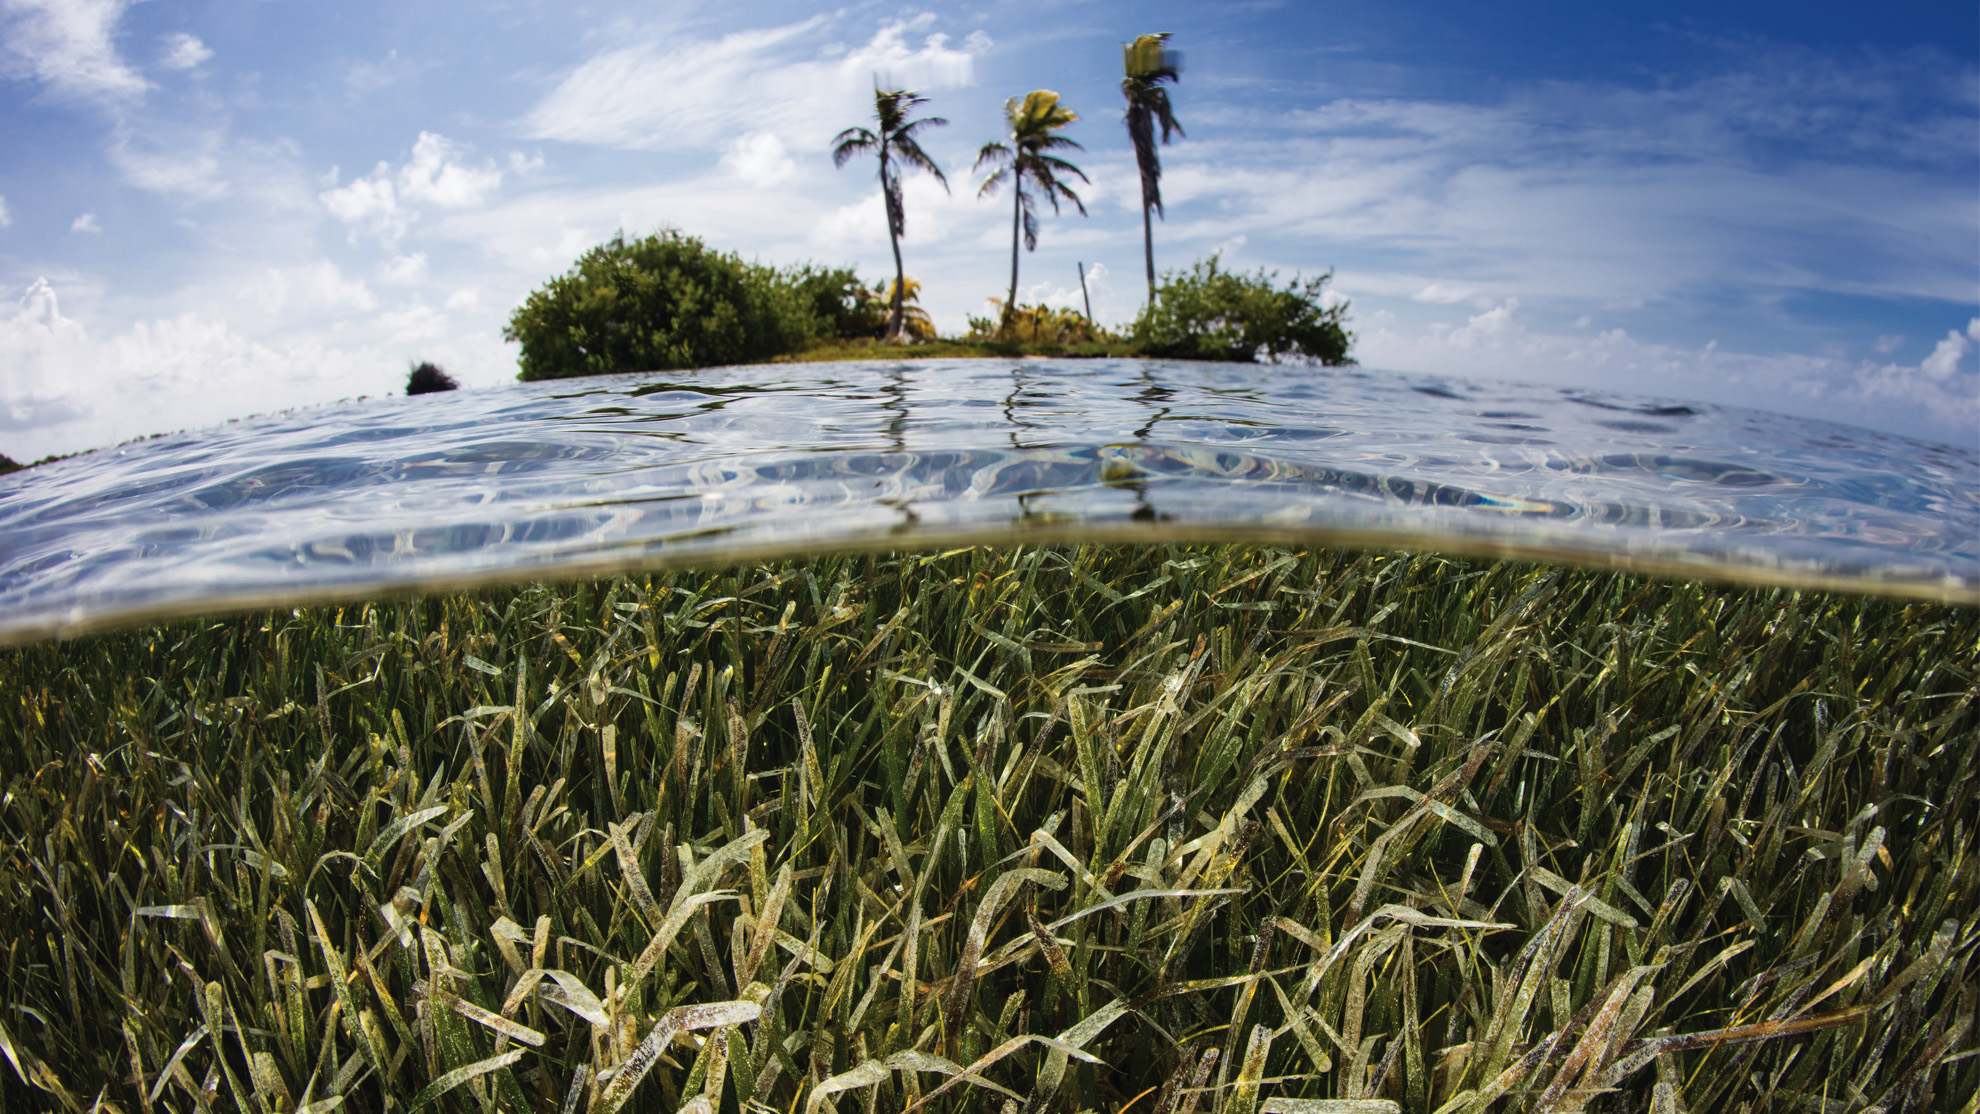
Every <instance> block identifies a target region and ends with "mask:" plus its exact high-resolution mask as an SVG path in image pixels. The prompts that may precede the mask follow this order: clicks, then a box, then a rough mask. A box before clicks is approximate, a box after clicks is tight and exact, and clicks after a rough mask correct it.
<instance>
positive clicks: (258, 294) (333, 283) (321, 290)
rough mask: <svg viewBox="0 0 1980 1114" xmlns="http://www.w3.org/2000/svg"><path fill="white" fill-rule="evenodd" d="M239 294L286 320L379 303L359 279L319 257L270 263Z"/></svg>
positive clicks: (365, 307) (367, 306) (366, 308)
mask: <svg viewBox="0 0 1980 1114" xmlns="http://www.w3.org/2000/svg"><path fill="white" fill-rule="evenodd" d="M240 296H241V297H242V298H243V299H245V300H247V301H249V302H250V303H251V304H253V305H256V306H258V307H259V308H261V309H262V310H264V311H265V312H267V313H269V314H279V315H282V316H284V317H286V318H288V319H289V320H299V319H307V318H313V317H320V316H324V315H337V314H342V313H346V312H349V311H352V310H358V311H364V310H370V309H371V308H372V307H374V306H376V305H377V304H378V299H377V298H376V297H375V296H373V295H372V293H371V288H370V287H368V286H366V285H365V284H364V282H363V281H362V280H353V279H347V278H345V277H344V273H343V271H342V270H340V269H339V268H338V267H337V265H336V264H335V263H332V262H330V261H329V260H327V259H320V260H317V261H316V262H314V263H306V264H303V265H301V266H295V267H270V268H268V269H267V270H266V271H265V272H263V273H262V275H261V276H260V277H259V278H258V279H256V280H255V281H254V282H253V283H252V284H250V285H249V286H247V287H246V288H244V289H243V290H242V291H241V292H240Z"/></svg>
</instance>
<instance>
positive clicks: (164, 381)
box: [0, 280, 403, 459]
mask: <svg viewBox="0 0 1980 1114" xmlns="http://www.w3.org/2000/svg"><path fill="white" fill-rule="evenodd" d="M0 352H4V353H6V356H5V366H6V370H7V374H5V375H0V435H3V436H5V438H6V440H7V446H8V447H7V453H8V455H9V456H13V457H15V458H16V459H32V458H34V457H38V456H41V455H44V454H46V453H50V452H66V451H72V450H75V449H80V448H87V447H93V446H98V445H104V444H112V443H115V442H117V441H121V440H125V439H128V438H131V437H138V436H143V435H146V434H151V433H159V432H165V431H169V430H174V429H183V428H187V427H192V426H205V425H211V424H213V423H214V422H217V421H222V420H224V419H226V418H229V417H240V416H244V415H247V414H253V413H266V412H269V411H272V410H279V409H283V408H286V407H290V406H296V405H303V404H307V403H310V402H318V401H322V400H324V399H327V398H336V397H340V396H349V395H355V394H359V393H363V392H366V391H371V392H377V391H380V390H382V389H388V388H389V385H390V384H391V382H392V379H393V378H394V377H395V375H399V374H403V372H399V371H397V369H396V367H395V366H394V362H393V361H391V360H390V359H381V358H380V357H378V356H376V355H373V354H370V353H367V352H362V351H360V352H345V351H339V350H336V349H331V348H326V347H324V346H322V345H320V344H316V343H313V342H309V341H296V342H289V343H278V344H272V345H271V344H264V343H260V342H257V341H254V340H251V339H249V338H247V337H244V336H242V335H241V334H239V333H237V332H235V331H234V330H233V329H232V328H230V327H229V326H228V325H227V323H226V322H224V321H221V320H218V319H215V318H213V317H209V316H205V315H201V314H192V313H186V314H180V315H177V316H172V317H161V318H156V319H152V320H144V321H137V322H134V323H133V324H131V325H130V326H129V327H128V328H125V329H124V330H122V331H121V332H117V333H115V334H112V335H108V336H103V337H97V336H93V335H91V333H90V331H89V330H88V329H87V328H85V327H84V325H83V324H82V323H81V322H78V321H76V320H74V319H72V318H69V317H66V316H64V315H63V314H62V312H61V309H60V305H59V303H58V301H57V298H56V294H55V290H54V289H53V287H52V286H51V285H50V284H49V283H48V282H47V281H46V280H37V281H36V282H35V283H34V284H33V285H32V286H30V287H29V288H28V290H27V292H26V294H25V295H24V296H23V297H22V298H21V299H20V301H19V302H18V303H17V304H16V305H15V306H14V307H12V309H11V310H8V309H4V308H0Z"/></svg>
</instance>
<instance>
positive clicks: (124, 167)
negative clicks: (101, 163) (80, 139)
mask: <svg viewBox="0 0 1980 1114" xmlns="http://www.w3.org/2000/svg"><path fill="white" fill-rule="evenodd" d="M224 142H225V136H224V135H223V134H222V133H221V132H220V131H219V130H217V129H204V130H197V129H185V130H181V129H176V128H170V127H159V126H157V125H153V126H151V127H148V128H146V129H144V130H142V131H138V130H134V129H132V128H130V127H127V126H122V125H120V126H119V127H118V128H117V130H116V135H115V137H114V138H113V139H112V141H111V144H110V152H109V153H110V162H111V163H112V165H114V166H116V168H117V169H118V170H119V171H120V172H122V174H123V175H124V180H125V181H127V182H129V183H130V184H131V185H134V186H136V187H138V188H139V189H141V190H149V191H151V192H152V193H170V194H180V195H183V196H186V197H189V198H192V199H194V200H200V201H210V200H212V199H214V198H217V197H220V196H222V195H224V194H226V192H227V188H228V186H227V182H226V181H225V180H224V179H223V178H222V177H221V172H220V154H221V151H222V148H223V145H224Z"/></svg>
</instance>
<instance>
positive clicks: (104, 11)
mask: <svg viewBox="0 0 1980 1114" xmlns="http://www.w3.org/2000/svg"><path fill="white" fill-rule="evenodd" d="M128 5H129V0H0V69H4V71H5V72H6V73H7V74H9V75H10V76H15V77H21V78H26V79H28V80H31V81H34V82H36V83H38V84H40V85H42V86H43V87H44V88H46V89H47V90H48V91H49V92H51V93H53V94H55V95H56V96H59V97H63V98H67V99H72V100H82V101H97V102H100V103H110V104H115V103H123V102H129V101H135V100H138V99H140V98H142V97H143V96H144V93H145V90H146V89H148V88H150V85H149V83H148V82H146V81H145V80H144V78H143V77H141V76H139V75H138V73H137V71H135V70H133V69H131V68H130V66H128V65H126V64H125V63H124V60H123V59H122V58H121V57H119V56H118V54H117V44H116V43H115V42H114V41H113V40H114V37H115V35H116V30H117V22H118V20H120V19H122V18H123V15H124V9H125V8H126V7H127V6H128Z"/></svg>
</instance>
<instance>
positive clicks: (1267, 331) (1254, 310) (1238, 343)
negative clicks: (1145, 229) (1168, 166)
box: [1132, 255, 1354, 364]
mask: <svg viewBox="0 0 1980 1114" xmlns="http://www.w3.org/2000/svg"><path fill="white" fill-rule="evenodd" d="M1333 277H1334V273H1333V272H1332V271H1329V272H1327V273H1326V274H1324V275H1316V276H1314V277H1313V278H1309V279H1305V280H1302V279H1300V278H1299V276H1297V275H1295V276H1294V277H1293V280H1292V282H1291V283H1290V284H1289V285H1287V286H1286V288H1285V289H1283V290H1281V289H1279V288H1278V287H1277V286H1276V285H1274V279H1276V278H1277V275H1276V274H1267V273H1266V272H1265V271H1263V270H1260V271H1259V272H1258V273H1257V274H1256V275H1243V274H1237V273H1235V272H1231V271H1226V270H1224V269H1223V268H1222V267H1220V266H1219V265H1218V261H1217V257H1216V256H1214V255H1213V256H1211V257H1210V258H1209V259H1204V260H1199V261H1198V262H1197V263H1196V264H1195V265H1194V266H1192V267H1191V268H1190V269H1189V272H1188V273H1187V274H1181V273H1177V272H1174V271H1171V272H1169V273H1168V274H1167V275H1165V276H1163V280H1164V281H1163V283H1162V286H1161V288H1160V290H1159V292H1158V296H1157V298H1156V300H1155V302H1154V303H1153V304H1152V305H1150V306H1148V307H1147V308H1146V309H1143V310H1142V311H1141V315H1140V316H1139V317H1136V318H1135V320H1134V325H1133V327H1132V336H1133V339H1134V342H1135V344H1136V345H1138V346H1139V347H1140V348H1141V349H1142V351H1143V352H1145V353H1147V354H1148V355H1150V356H1171V357H1178V358H1181V359H1189V360H1238V361H1243V362H1256V361H1257V360H1258V359H1259V356H1260V354H1261V353H1263V355H1264V358H1266V359H1268V360H1270V361H1272V362H1273V363H1277V362H1278V361H1279V360H1280V359H1281V358H1282V357H1287V356H1292V357H1304V358H1306V359H1311V360H1315V361H1318V362H1319V363H1322V364H1351V363H1353V362H1354V359H1353V358H1352V357H1350V356H1349V355H1348V346H1349V345H1350V344H1352V343H1353V340H1354V334H1352V333H1350V332H1348V331H1347V330H1346V329H1345V328H1343V327H1342V325H1341V322H1342V320H1343V319H1344V318H1345V317H1346V316H1347V303H1346V302H1342V303H1340V304H1339V305H1336V306H1332V307H1328V306H1323V305H1322V304H1321V292H1322V290H1323V289H1324V288H1325V286H1326V285H1327V283H1328V281H1329V280H1331V279H1332V278H1333Z"/></svg>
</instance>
